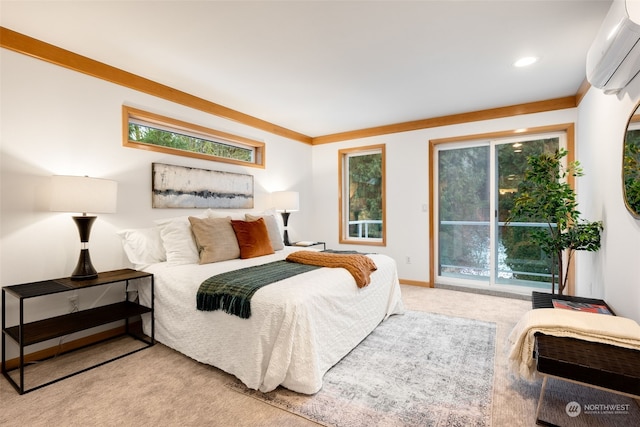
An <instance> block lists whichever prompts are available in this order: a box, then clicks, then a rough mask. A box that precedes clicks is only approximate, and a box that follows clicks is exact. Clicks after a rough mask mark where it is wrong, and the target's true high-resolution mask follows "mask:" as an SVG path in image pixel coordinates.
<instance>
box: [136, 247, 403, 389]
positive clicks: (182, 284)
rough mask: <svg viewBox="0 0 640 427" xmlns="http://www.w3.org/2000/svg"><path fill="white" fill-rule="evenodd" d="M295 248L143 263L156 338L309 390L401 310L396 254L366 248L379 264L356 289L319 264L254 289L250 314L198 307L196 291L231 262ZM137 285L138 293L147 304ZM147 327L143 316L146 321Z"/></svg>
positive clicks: (244, 377)
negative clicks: (151, 285)
mask: <svg viewBox="0 0 640 427" xmlns="http://www.w3.org/2000/svg"><path fill="white" fill-rule="evenodd" d="M295 250H299V249H298V248H289V247H286V248H285V249H284V250H282V251H278V252H276V253H275V254H273V255H267V256H263V257H258V258H252V259H248V260H240V259H237V260H231V261H225V262H221V263H213V264H205V265H197V264H189V265H179V266H169V265H167V263H159V264H154V265H152V266H149V267H147V268H145V271H148V272H150V273H153V274H154V278H155V338H156V340H158V341H159V342H161V343H163V344H165V345H167V346H169V347H171V348H173V349H175V350H177V351H179V352H181V353H183V354H185V355H187V356H189V357H191V358H193V359H195V360H197V361H199V362H202V363H207V364H210V365H213V366H216V367H218V368H220V369H222V370H224V371H226V372H228V373H230V374H233V375H235V376H236V377H238V378H239V379H240V380H241V381H242V382H243V383H244V384H245V385H246V386H247V387H249V388H252V389H257V390H261V391H263V392H268V391H271V390H273V389H275V388H276V387H278V385H282V386H284V387H286V388H288V389H290V390H293V391H297V392H300V393H306V394H312V393H315V392H317V391H318V390H320V388H321V387H322V377H323V375H324V374H325V373H326V372H327V371H328V370H329V368H331V367H332V366H333V365H334V364H335V363H337V362H338V361H339V360H340V359H341V358H342V357H344V356H345V355H346V354H347V353H348V352H349V351H351V349H353V348H354V347H355V346H356V345H358V343H360V341H362V340H363V339H364V338H365V337H366V336H367V335H368V334H369V333H370V332H371V331H372V330H373V329H374V328H375V327H376V326H377V325H378V324H379V323H380V322H381V321H382V320H384V319H386V318H387V317H388V316H390V315H391V314H396V313H401V312H403V310H404V309H403V305H402V300H401V296H400V287H399V284H398V275H397V270H396V263H395V261H394V260H393V259H392V258H390V257H388V256H385V255H376V254H373V255H369V256H370V257H371V258H372V259H373V260H374V262H375V263H376V265H377V267H378V270H377V271H376V272H374V273H373V274H372V275H371V284H370V285H369V286H367V287H365V288H362V289H359V288H358V287H357V286H356V283H355V280H354V279H353V277H352V276H351V275H350V274H349V273H348V272H347V270H345V269H342V268H320V269H317V270H314V271H311V272H308V273H304V274H301V275H298V276H294V277H292V278H289V279H286V280H282V281H280V282H277V283H274V284H271V285H268V286H265V287H263V288H261V289H259V290H258V291H257V292H256V293H255V295H254V296H253V298H252V300H251V318H249V319H241V318H239V317H237V316H233V315H230V314H227V313H225V312H223V311H213V312H205V311H199V310H197V309H196V293H197V291H198V288H199V286H200V284H201V283H202V282H203V281H204V280H205V279H207V278H209V277H211V276H213V275H215V274H219V273H223V272H225V271H230V270H234V269H239V268H244V267H249V266H252V265H258V264H264V263H267V262H272V261H276V260H279V259H284V258H285V257H286V256H287V255H288V254H289V253H291V252H293V251H295ZM145 289H148V287H146V286H145V287H141V289H140V291H141V294H140V299H141V302H142V303H143V304H145V305H146V304H150V295H149V292H148V291H146V292H145ZM144 327H145V333H147V334H149V333H150V325H149V320H148V319H145V322H144Z"/></svg>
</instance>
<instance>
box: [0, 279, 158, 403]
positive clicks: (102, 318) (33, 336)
mask: <svg viewBox="0 0 640 427" xmlns="http://www.w3.org/2000/svg"><path fill="white" fill-rule="evenodd" d="M136 279H147V280H148V283H149V286H151V295H152V301H153V285H154V284H153V275H152V274H149V273H145V272H139V271H135V270H131V269H122V270H115V271H110V272H105V273H100V274H99V275H98V278H96V279H91V280H86V281H70V280H69V279H68V278H64V279H56V280H47V281H43V282H34V283H26V284H21V285H13V286H5V287H3V288H2V374H3V375H4V377H5V378H6V379H7V380H8V381H9V383H10V384H11V385H12V386H13V387H14V388H15V389H16V391H17V392H18V393H20V394H23V393H27V392H30V391H33V390H37V389H39V388H42V387H45V386H48V385H50V384H53V383H55V382H58V381H61V380H64V379H66V378H69V377H72V376H74V375H77V374H80V373H82V372H86V371H88V370H90V369H93V368H97V367H98V366H102V365H104V364H106V363H109V362H112V361H115V360H118V359H121V358H123V357H125V356H128V355H130V354H133V353H136V352H138V351H140V350H144V349H145V348H148V347H150V346H152V345H154V344H155V339H154V326H153V325H154V322H153V302H152V304H151V307H146V306H144V305H141V304H138V303H137V302H135V301H129V294H130V293H129V292H130V289H129V281H130V280H136ZM122 282H124V283H125V300H124V301H121V302H117V303H114V304H108V305H104V306H100V307H96V308H91V309H87V310H81V311H77V312H73V313H68V314H64V315H61V316H55V317H51V318H48V319H42V320H37V321H33V322H28V323H25V322H24V311H25V309H24V300H26V299H29V298H34V297H41V296H46V295H51V294H54V293H59V292H67V291H72V290H77V289H81V288H88V287H93V286H104V285H111V284H115V283H122ZM7 294H8V295H11V296H13V297H15V298H17V299H18V301H19V322H18V324H16V325H14V326H7V309H6V304H7V301H6V295H7ZM142 315H148V316H151V336H150V337H147V336H145V335H144V334H142V332H141V331H136V330H134V329H135V328H134V323H133V322H132V319H135V320H137V319H138V318H139V317H140V316H142ZM118 321H123V322H124V326H123V328H119V329H120V330H119V331H118V333H116V334H113V333H111V334H108V335H109V337H108V338H106V339H102V340H99V341H98V342H92V343H90V344H88V345H83V346H80V347H79V348H74V349H73V350H69V351H64V352H61V354H60V355H56V357H57V356H61V355H62V354H67V353H71V352H72V351H77V350H80V349H83V348H89V347H93V346H96V345H98V344H104V343H105V342H106V341H109V340H112V339H114V338H118V337H122V336H129V337H132V338H134V339H135V341H136V342H140V343H141V344H142V345H143V346H142V347H140V345H136V346H135V348H134V349H131V347H129V348H127V349H126V350H125V353H124V354H118V355H117V356H115V357H108V359H107V360H102V361H100V362H98V363H94V364H93V365H91V366H88V367H82V368H80V369H77V370H75V371H74V372H71V373H66V374H65V373H63V374H62V375H61V376H59V377H57V378H55V379H53V380H45V381H44V382H43V383H41V384H37V385H35V386H33V387H30V388H27V387H25V368H26V367H27V366H28V365H27V363H26V362H25V347H28V346H30V345H34V344H37V343H41V342H45V341H48V340H51V339H55V338H62V337H65V336H67V335H69V334H72V333H75V332H80V331H84V330H87V329H90V328H93V327H97V326H102V325H108V324H110V323H114V322H118ZM7 338H9V339H8V340H7ZM11 341H13V342H15V343H16V344H17V346H18V348H19V352H20V356H19V358H18V362H17V367H15V368H11V369H9V367H8V364H7V360H6V345H7V342H11ZM111 356H113V355H111ZM48 359H51V357H49V358H48ZM45 360H46V361H47V363H53V362H52V361H51V360H47V358H44V359H43V360H39V361H38V364H39V363H41V362H44V361H45Z"/></svg>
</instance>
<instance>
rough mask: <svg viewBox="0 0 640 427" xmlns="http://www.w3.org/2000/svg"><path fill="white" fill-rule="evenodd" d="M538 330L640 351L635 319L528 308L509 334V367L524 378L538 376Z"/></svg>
mask: <svg viewBox="0 0 640 427" xmlns="http://www.w3.org/2000/svg"><path fill="white" fill-rule="evenodd" d="M537 332H540V333H543V334H545V335H553V336H557V337H571V338H578V339H581V340H585V341H592V342H599V343H604V344H610V345H616V346H620V347H626V348H631V349H635V350H640V325H638V323H636V322H635V321H634V320H632V319H628V318H626V317H619V316H611V315H608V314H597V313H587V312H581V311H574V310H565V309H560V308H539V309H535V310H530V311H528V312H527V313H526V314H525V315H524V316H522V318H521V319H520V321H519V322H518V324H517V325H516V326H515V327H514V328H513V330H512V331H511V334H510V335H509V342H510V344H511V349H510V351H509V367H510V369H511V370H512V371H513V372H515V373H517V374H519V375H520V376H521V377H523V378H525V379H529V380H532V379H534V378H535V373H536V367H535V361H534V360H533V350H534V345H535V334H536V333H537Z"/></svg>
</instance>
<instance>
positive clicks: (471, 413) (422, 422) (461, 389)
mask: <svg viewBox="0 0 640 427" xmlns="http://www.w3.org/2000/svg"><path fill="white" fill-rule="evenodd" d="M495 332H496V328H495V324H494V323H489V322H482V321H478V320H471V319H463V318H457V317H449V316H445V315H440V314H434V313H424V312H416V311H408V312H406V313H405V314H404V315H397V316H392V317H390V318H389V319H388V320H386V321H385V322H383V323H382V324H380V325H379V326H378V327H377V328H376V329H375V330H374V331H373V332H372V333H371V334H370V335H369V336H368V337H367V338H366V339H365V340H364V341H362V342H361V343H360V344H359V345H358V346H357V347H356V348H355V349H353V350H352V351H351V352H350V353H349V354H348V355H347V356H345V357H344V358H343V359H342V360H341V361H340V362H338V363H337V364H336V365H335V366H334V367H333V368H331V369H330V370H329V372H327V373H326V374H325V376H324V382H323V387H322V389H321V390H320V391H319V392H318V393H316V394H315V395H312V396H308V395H303V394H299V393H295V392H292V391H289V390H287V389H284V388H282V387H279V388H277V389H276V390H274V391H272V392H269V393H261V392H259V391H255V390H250V389H247V388H246V387H245V386H244V385H243V384H242V383H241V382H240V381H235V382H232V383H230V384H227V386H228V387H230V388H232V389H234V390H236V391H239V392H241V393H244V394H246V395H249V396H252V397H254V398H256V399H259V400H261V401H264V402H266V403H268V404H270V405H273V406H276V407H278V408H281V409H284V410H286V411H289V412H292V413H295V414H298V415H300V416H302V417H305V418H307V419H310V420H312V421H315V422H317V423H320V424H322V425H325V426H336V427H338V426H349V427H358V426H488V425H490V424H491V398H492V394H493V367H494V353H495Z"/></svg>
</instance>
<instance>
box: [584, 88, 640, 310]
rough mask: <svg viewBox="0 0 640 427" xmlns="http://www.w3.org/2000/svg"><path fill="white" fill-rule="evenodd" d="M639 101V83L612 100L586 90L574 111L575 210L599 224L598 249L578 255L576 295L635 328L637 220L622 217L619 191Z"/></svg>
mask: <svg viewBox="0 0 640 427" xmlns="http://www.w3.org/2000/svg"><path fill="white" fill-rule="evenodd" d="M638 99H640V79H636V80H634V81H633V82H632V83H631V84H630V85H629V87H627V88H626V89H625V90H624V91H623V92H621V93H620V94H618V95H605V94H604V93H603V92H602V91H599V90H597V89H594V88H591V89H590V90H589V92H588V93H587V96H586V97H585V98H584V99H583V101H582V103H581V104H580V107H579V111H578V127H577V132H576V133H577V138H578V141H580V143H579V144H578V150H577V151H578V152H577V157H578V158H579V160H580V161H581V162H582V165H583V167H584V169H585V172H586V176H584V177H582V178H580V179H579V180H578V195H579V202H580V206H579V207H580V210H581V212H582V213H583V215H584V216H585V217H587V218H589V219H594V220H595V219H601V220H603V221H604V233H603V235H602V249H601V250H600V251H598V252H597V253H584V252H581V253H579V254H578V266H579V270H578V277H579V278H580V280H579V281H578V287H577V294H579V295H593V296H596V297H599V298H604V299H605V300H606V301H607V303H608V304H609V305H611V306H612V308H613V309H614V311H616V313H617V314H618V315H622V316H626V317H631V318H633V319H635V320H636V321H639V322H640V220H637V219H634V218H633V216H632V215H631V214H630V213H629V212H628V211H627V209H626V208H625V205H624V201H623V191H622V149H623V144H622V141H623V138H624V133H625V129H626V125H627V121H628V120H629V116H630V115H631V113H632V111H633V110H634V108H635V105H636V102H637V101H638Z"/></svg>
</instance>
